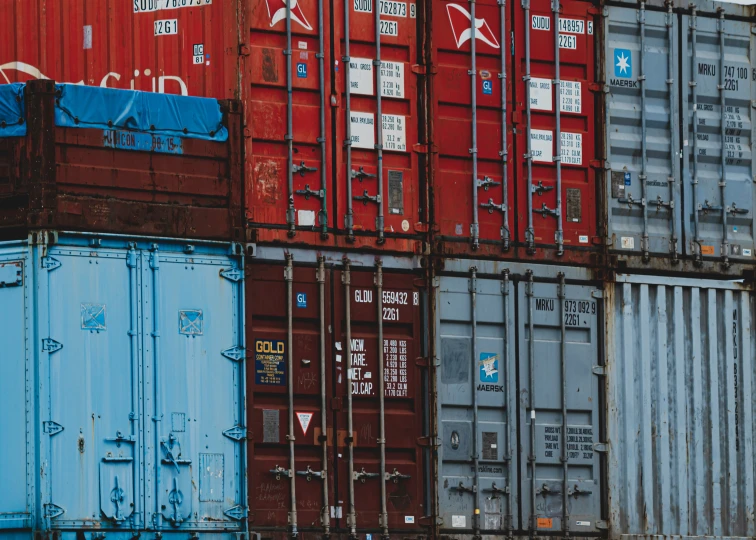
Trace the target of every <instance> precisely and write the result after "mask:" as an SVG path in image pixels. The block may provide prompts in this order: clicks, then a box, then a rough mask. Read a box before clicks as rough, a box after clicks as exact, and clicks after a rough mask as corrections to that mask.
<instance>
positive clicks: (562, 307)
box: [517, 275, 603, 533]
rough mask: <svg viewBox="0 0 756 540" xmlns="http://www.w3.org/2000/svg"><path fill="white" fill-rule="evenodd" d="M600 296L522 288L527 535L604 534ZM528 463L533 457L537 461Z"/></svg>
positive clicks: (548, 286) (551, 287)
mask: <svg viewBox="0 0 756 540" xmlns="http://www.w3.org/2000/svg"><path fill="white" fill-rule="evenodd" d="M530 277H532V275H531V276H530ZM597 291H598V290H597V289H594V288H593V287H587V286H579V285H564V284H558V283H539V282H537V281H536V282H533V281H528V280H527V279H526V280H525V281H521V282H519V283H518V289H517V296H518V327H517V330H518V343H519V383H520V384H519V393H518V395H519V397H520V403H519V406H520V445H521V452H522V455H521V459H520V467H521V469H520V481H521V491H520V494H521V505H522V518H523V526H524V528H527V527H533V528H537V529H539V530H542V531H544V532H546V531H548V532H559V531H565V530H569V531H570V532H572V533H595V532H597V531H598V529H599V528H602V527H603V523H600V518H601V504H600V501H601V480H600V466H599V463H600V460H599V454H598V452H596V449H595V448H594V444H595V443H598V442H599V407H600V403H599V401H600V400H599V377H598V376H597V375H596V374H595V372H596V371H598V369H597V368H596V366H598V364H599V351H600V348H599V312H600V310H601V303H600V302H601V300H599V299H597V298H595V297H594V296H600V295H597V294H595V292H597ZM562 322H564V326H562ZM562 344H564V347H562ZM563 373H564V374H565V375H566V376H565V377H563V375H562V374H563ZM563 407H564V409H566V420H565V422H564V423H565V424H566V426H567V433H566V440H565V437H564V436H563ZM565 442H566V449H565V448H564V444H565ZM563 450H564V452H563ZM530 455H533V456H535V460H534V461H531V460H530V459H529V456H530ZM564 458H566V460H564V461H563V459H564ZM565 470H566V472H567V474H566V479H567V480H566V482H565V481H564V478H565V474H564V473H565ZM534 471H535V472H534ZM565 489H566V496H565ZM565 500H566V501H567V507H566V512H565V508H564V506H563V503H564V501H565ZM565 516H567V517H568V519H567V521H566V523H565V521H564V520H563V518H564V517H565Z"/></svg>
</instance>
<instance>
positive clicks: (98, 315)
mask: <svg viewBox="0 0 756 540" xmlns="http://www.w3.org/2000/svg"><path fill="white" fill-rule="evenodd" d="M40 239H41V240H42V241H41V242H40V243H39V244H36V245H35V246H34V247H32V248H31V249H30V251H31V252H33V258H34V261H35V267H36V270H35V272H34V274H33V276H26V279H27V282H26V283H27V288H28V290H29V291H31V290H34V291H35V295H34V296H32V295H31V294H28V295H27V303H28V306H29V307H27V313H28V314H29V315H30V316H29V317H27V318H26V319H25V320H26V321H27V323H28V324H29V325H30V326H32V327H33V331H27V333H28V334H30V335H29V336H27V339H25V340H24V341H25V343H24V347H26V351H27V355H26V356H27V357H28V358H29V362H30V363H31V364H36V365H33V366H31V369H30V374H29V375H27V377H30V376H32V375H31V374H34V376H35V378H34V380H33V381H31V383H30V382H29V381H27V382H26V386H24V384H23V381H18V380H17V381H16V382H17V384H18V383H20V386H19V389H20V390H18V389H17V390H16V391H17V392H18V391H20V392H21V393H22V395H23V394H24V392H23V389H24V388H25V387H26V390H27V391H26V392H25V399H26V405H25V407H24V404H20V408H21V410H24V409H26V410H27V411H31V410H37V411H39V415H38V420H37V421H38V422H39V428H38V429H36V430H35V436H34V444H35V445H36V448H37V452H36V453H35V452H31V453H28V454H27V452H26V451H24V452H23V453H21V452H16V453H15V454H11V455H10V456H9V458H13V459H12V461H6V462H4V463H3V469H4V470H5V468H9V469H10V470H13V471H29V474H31V475H32V476H33V478H32V479H31V480H30V481H28V482H24V483H25V484H27V485H28V486H29V487H28V488H27V490H32V489H35V487H36V492H35V493H34V500H36V501H39V502H40V504H41V507H35V515H34V516H32V518H33V526H34V527H35V528H37V529H43V530H45V529H58V530H60V529H65V530H69V531H71V530H79V531H81V530H87V529H93V528H96V529H99V530H108V529H116V530H121V531H124V530H126V531H131V535H132V536H133V534H134V532H138V531H142V530H145V528H146V527H148V526H149V528H150V529H153V530H154V529H159V530H166V531H177V530H181V531H186V530H193V531H201V530H204V531H212V530H216V531H238V530H241V529H242V528H243V521H241V520H242V518H243V516H244V514H245V506H246V503H245V501H246V474H245V470H246V469H245V466H244V461H245V459H244V445H243V442H242V441H243V432H244V425H245V419H244V385H243V382H242V377H241V374H242V366H241V363H240V360H241V359H242V358H243V354H244V353H243V351H244V332H243V328H244V323H243V318H244V317H243V313H244V312H243V274H242V270H241V268H240V266H239V265H240V262H239V258H237V257H235V256H233V255H229V253H233V251H230V246H229V244H221V243H219V244H204V243H202V242H198V243H194V244H191V245H188V244H185V243H184V244H182V243H178V242H175V241H170V240H163V239H153V240H150V241H145V240H144V239H139V238H135V237H119V236H107V235H104V236H93V235H80V236H79V235H76V236H73V235H70V234H66V235H62V236H60V237H58V236H57V235H54V234H51V235H49V236H46V235H43V236H41V237H40ZM16 246H17V245H15V246H14V245H12V244H7V243H6V244H0V250H1V251H0V253H2V256H3V259H8V258H9V256H12V254H13V250H14V249H17V247H16ZM0 268H1V267H0ZM8 275H10V273H9V274H8ZM14 289H21V290H23V289H24V288H23V287H16V288H13V287H3V288H2V289H0V294H3V293H6V292H10V293H11V294H12V293H13V292H14ZM11 300H12V298H11ZM19 330H20V331H19V333H18V335H20V336H22V337H23V336H24V335H25V333H24V331H23V330H22V329H19ZM32 335H33V336H39V342H38V343H37V340H36V337H35V338H31V337H30V336H32ZM0 338H3V342H2V344H3V347H4V348H5V347H6V345H7V346H8V347H13V343H14V340H16V334H7V333H3V334H2V335H0ZM32 342H34V343H37V344H32ZM16 348H17V347H16ZM21 354H23V353H21ZM19 357H20V358H23V356H22V355H19ZM16 365H23V363H22V362H19V363H18V364H15V363H14V362H4V363H2V374H3V379H4V380H5V375H8V376H9V377H11V376H14V374H15V376H16V379H17V378H18V374H17V373H15V371H14V367H15V366H16ZM11 380H12V379H11ZM32 387H33V388H34V390H33V391H32V390H31V388H32ZM32 407H33V409H32ZM28 414H30V413H29V412H27V415H28ZM0 418H3V419H4V418H5V417H4V416H0ZM14 418H18V415H16V417H14ZM0 422H4V420H0ZM27 422H28V420H27ZM3 427H7V426H3ZM19 430H20V426H18V425H17V426H15V427H14V428H13V432H14V433H15V434H16V435H17V439H18V443H17V444H18V445H20V446H21V447H22V448H23V441H24V440H25V437H24V434H23V433H19ZM5 433H6V432H5V431H4V432H3V436H4V437H5ZM28 437H29V435H27V436H26V438H28ZM37 471H42V474H37ZM3 474H5V473H3ZM14 474H17V472H14ZM14 484H15V483H14ZM10 495H13V496H15V499H14V500H12V501H10V502H11V503H12V504H14V505H16V506H17V505H18V502H19V500H17V499H19V496H20V495H18V494H17V493H16V491H15V490H14V491H13V492H11V493H10ZM4 506H5V505H4ZM31 509H32V506H31V503H30V502H29V501H28V502H27V503H26V510H25V511H26V512H27V513H29V512H31ZM20 510H24V508H23V507H22V508H20ZM30 525H31V524H29V523H24V524H16V526H27V527H28V526H30ZM64 534H66V533H64ZM70 534H73V533H70Z"/></svg>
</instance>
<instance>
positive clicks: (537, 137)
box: [530, 129, 554, 163]
mask: <svg viewBox="0 0 756 540" xmlns="http://www.w3.org/2000/svg"><path fill="white" fill-rule="evenodd" d="M530 151H531V152H532V154H533V161H538V162H540V163H552V162H553V161H554V134H553V133H552V132H551V131H549V130H546V129H531V130H530Z"/></svg>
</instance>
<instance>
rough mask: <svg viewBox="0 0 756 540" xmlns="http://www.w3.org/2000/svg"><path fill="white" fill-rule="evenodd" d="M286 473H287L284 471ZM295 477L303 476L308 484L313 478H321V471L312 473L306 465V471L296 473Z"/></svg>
mask: <svg viewBox="0 0 756 540" xmlns="http://www.w3.org/2000/svg"><path fill="white" fill-rule="evenodd" d="M286 472H287V473H288V472H289V471H286ZM297 476H304V477H306V478H307V481H308V482H310V481H311V480H312V477H313V476H317V477H318V478H323V471H313V470H312V468H311V467H310V465H309V464H308V465H307V470H306V471H297Z"/></svg>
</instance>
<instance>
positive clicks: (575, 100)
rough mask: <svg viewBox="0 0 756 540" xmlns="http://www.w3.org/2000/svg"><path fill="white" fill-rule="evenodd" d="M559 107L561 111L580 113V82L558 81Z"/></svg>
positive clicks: (581, 108)
mask: <svg viewBox="0 0 756 540" xmlns="http://www.w3.org/2000/svg"><path fill="white" fill-rule="evenodd" d="M559 93H560V95H561V97H560V100H559V107H560V109H561V111H562V112H566V113H575V114H580V113H581V112H582V111H583V102H582V96H583V94H582V84H581V83H579V82H578V81H561V82H560V83H559Z"/></svg>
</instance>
